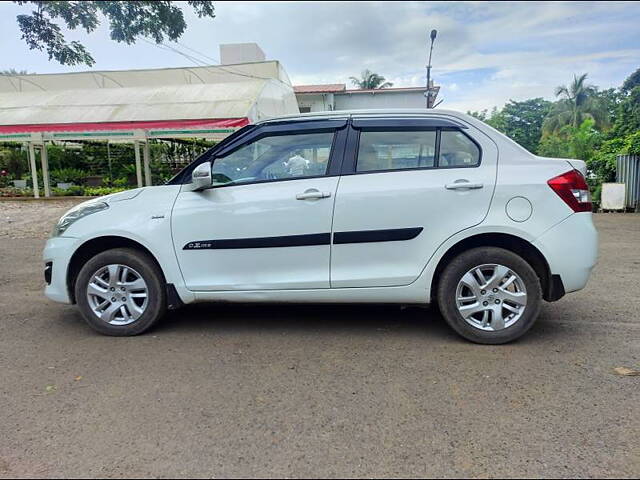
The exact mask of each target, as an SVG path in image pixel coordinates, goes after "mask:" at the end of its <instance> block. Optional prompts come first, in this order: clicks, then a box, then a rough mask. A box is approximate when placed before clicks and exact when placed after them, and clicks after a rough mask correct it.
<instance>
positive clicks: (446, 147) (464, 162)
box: [438, 130, 480, 167]
mask: <svg viewBox="0 0 640 480" xmlns="http://www.w3.org/2000/svg"><path fill="white" fill-rule="evenodd" d="M479 164H480V149H479V148H478V146H477V145H476V144H475V143H473V142H472V141H471V139H470V138H469V137H467V136H466V135H465V134H464V133H462V132H460V131H457V130H443V131H442V132H441V137H440V160H439V162H438V166H439V167H475V166H476V165H479Z"/></svg>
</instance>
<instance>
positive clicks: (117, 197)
mask: <svg viewBox="0 0 640 480" xmlns="http://www.w3.org/2000/svg"><path fill="white" fill-rule="evenodd" d="M147 188H149V187H140V188H134V189H133V190H125V191H124V192H118V193H111V194H109V195H105V196H104V197H98V198H96V199H94V200H96V201H99V202H107V203H114V202H121V201H123V200H131V199H132V198H136V197H137V196H138V195H140V194H141V193H142V192H143V190H146V189H147Z"/></svg>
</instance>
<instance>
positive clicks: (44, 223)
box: [0, 199, 81, 239]
mask: <svg viewBox="0 0 640 480" xmlns="http://www.w3.org/2000/svg"><path fill="white" fill-rule="evenodd" d="M80 201H81V200H77V199H73V200H71V199H60V200H58V199H55V200H41V201H36V200H19V201H11V200H0V239H2V238H5V237H9V238H13V239H15V238H47V237H48V236H49V234H50V233H51V230H53V225H54V223H55V222H56V220H57V219H58V218H60V216H61V215H62V214H63V213H64V212H66V211H67V210H69V209H70V208H71V207H73V206H74V205H77V204H78V203H80Z"/></svg>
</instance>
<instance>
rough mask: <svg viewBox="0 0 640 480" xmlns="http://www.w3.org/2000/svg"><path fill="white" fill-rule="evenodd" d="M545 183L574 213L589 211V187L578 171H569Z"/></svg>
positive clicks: (590, 207)
mask: <svg viewBox="0 0 640 480" xmlns="http://www.w3.org/2000/svg"><path fill="white" fill-rule="evenodd" d="M547 183H548V184H549V186H550V187H551V188H552V189H553V191H554V192H556V193H557V194H558V196H559V197H560V198H562V200H564V202H565V203H566V204H567V205H569V207H571V210H573V211H574V212H590V211H591V209H592V206H591V195H590V194H589V185H587V181H586V180H585V179H584V177H583V176H582V174H581V173H580V172H579V171H577V170H570V171H568V172H567V173H563V174H562V175H558V176H557V177H553V178H552V179H551V180H549V181H548V182H547Z"/></svg>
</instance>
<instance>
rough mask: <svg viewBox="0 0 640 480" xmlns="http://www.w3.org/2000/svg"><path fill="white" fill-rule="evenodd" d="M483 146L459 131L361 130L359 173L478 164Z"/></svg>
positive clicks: (357, 163) (357, 164)
mask: <svg viewBox="0 0 640 480" xmlns="http://www.w3.org/2000/svg"><path fill="white" fill-rule="evenodd" d="M479 164H480V148H479V147H478V145H477V144H476V143H475V142H474V141H473V140H471V138H469V137H468V136H467V135H465V134H464V133H462V132H461V131H459V130H448V129H447V130H445V129H442V130H437V129H433V130H416V131H398V130H390V131H380V130H362V131H361V132H360V143H359V147H358V157H357V160H356V172H360V173H363V172H380V171H389V170H408V169H420V168H438V167H440V168H452V167H453V168H455V167H475V166H478V165H479Z"/></svg>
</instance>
